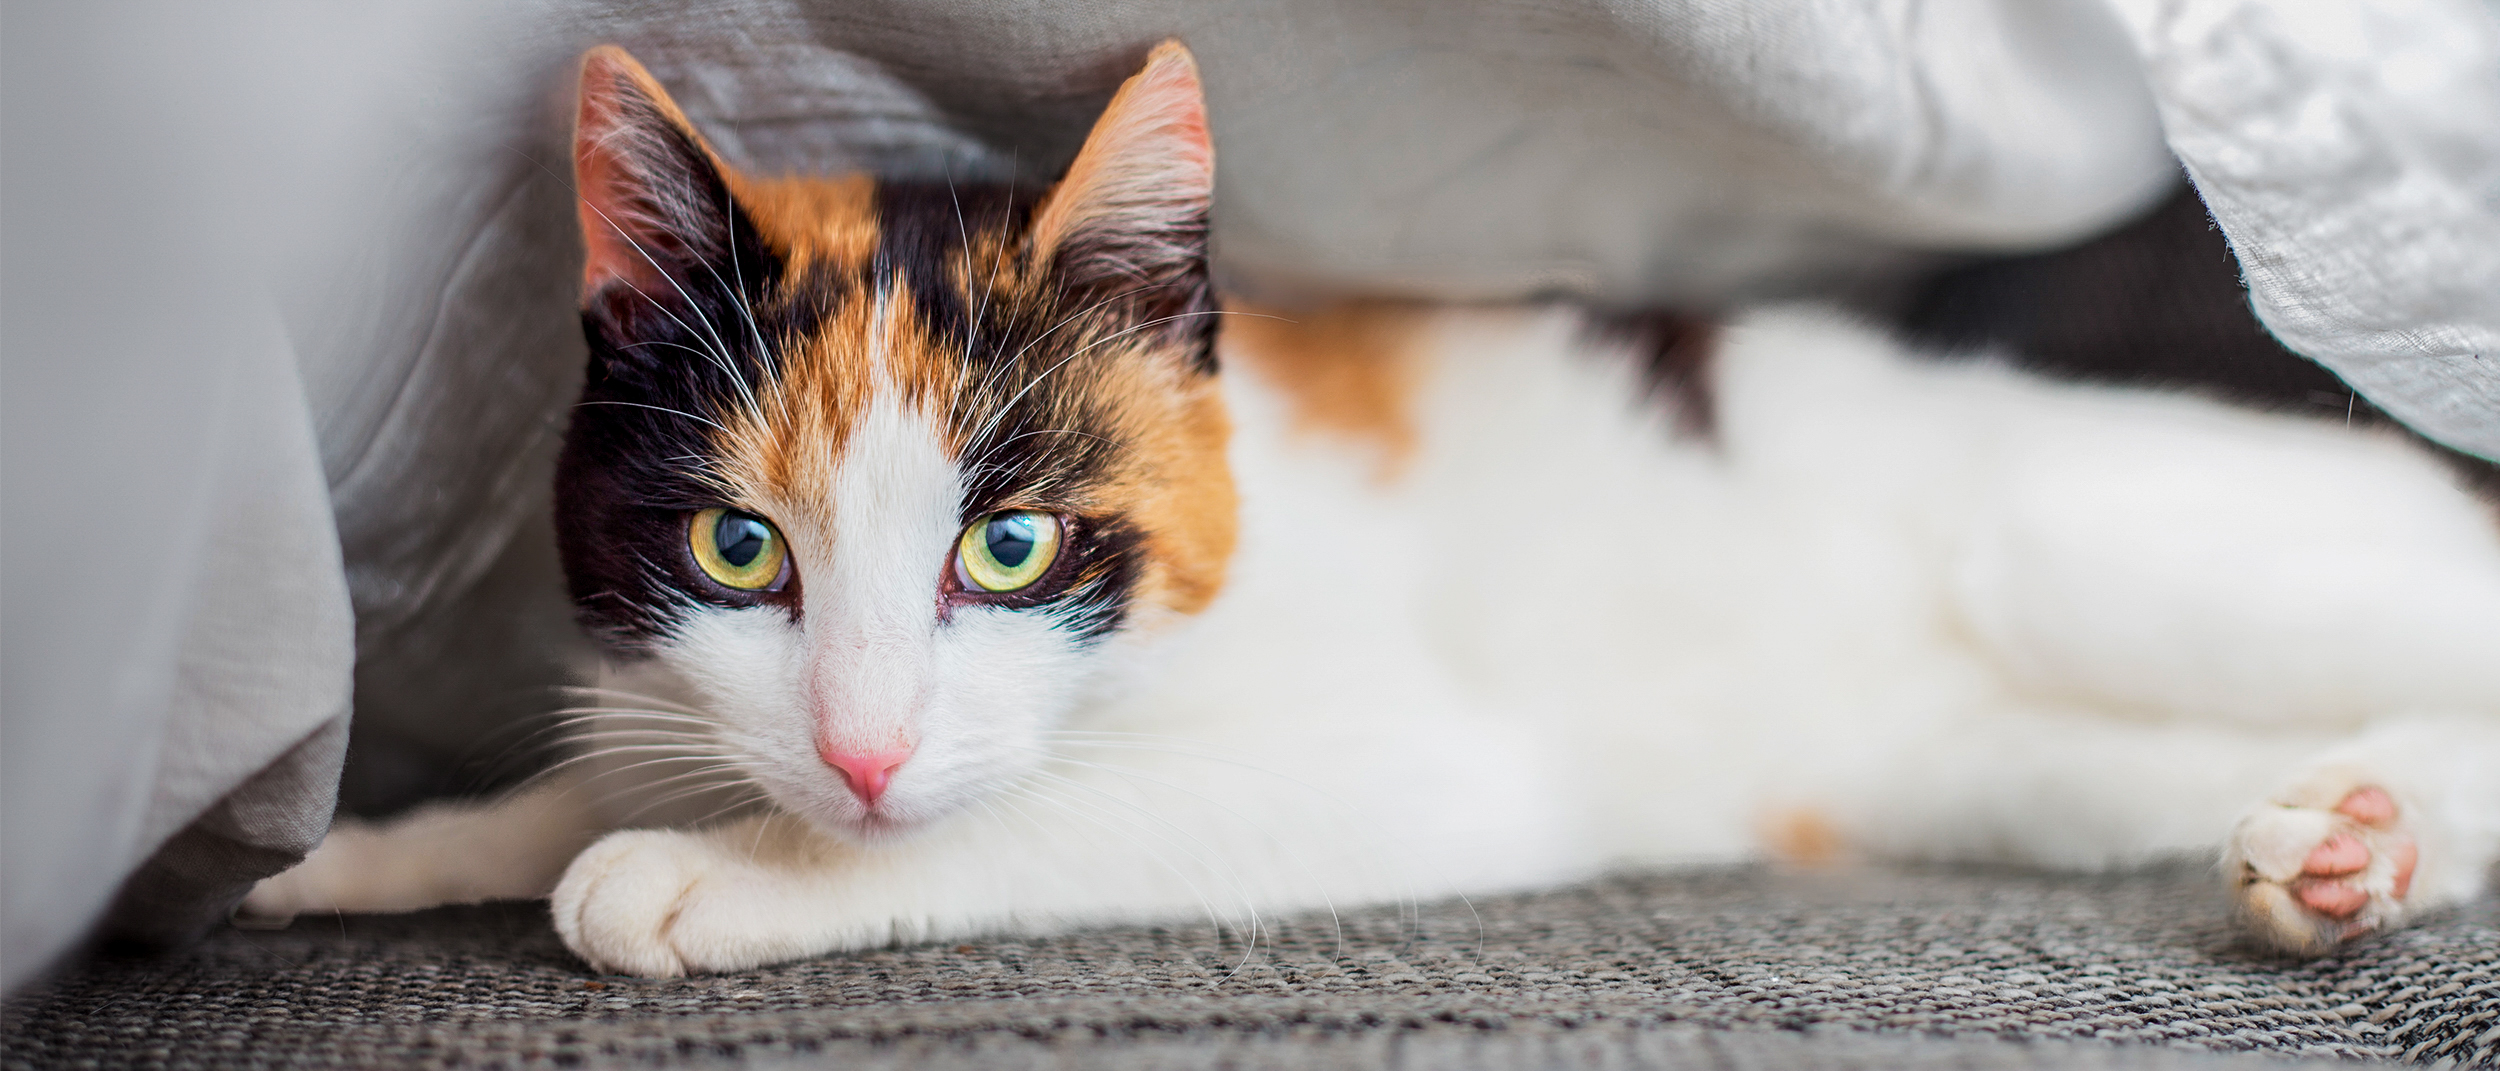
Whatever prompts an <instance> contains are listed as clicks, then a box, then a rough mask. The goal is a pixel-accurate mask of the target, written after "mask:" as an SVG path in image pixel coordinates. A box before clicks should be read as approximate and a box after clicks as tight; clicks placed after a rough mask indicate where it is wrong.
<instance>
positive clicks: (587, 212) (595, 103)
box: [573, 45, 664, 302]
mask: <svg viewBox="0 0 2500 1071" xmlns="http://www.w3.org/2000/svg"><path fill="white" fill-rule="evenodd" d="M657 91H658V86H657V83H655V82H654V81H653V80H652V78H651V76H650V74H649V73H647V72H645V71H644V70H643V68H642V65H641V64H639V63H636V62H634V58H633V57H632V56H630V55H627V54H626V53H625V50H624V49H621V48H617V47H615V46H613V45H606V46H601V47H599V48H595V49H592V50H591V51H590V54H589V55H587V56H585V57H583V59H582V85H581V111H580V113H579V115H578V117H577V118H576V120H575V122H574V127H573V181H574V188H575V189H577V190H579V191H580V193H581V200H580V202H579V205H578V211H579V215H580V217H581V225H582V246H583V251H584V253H585V254H586V255H585V256H584V257H583V259H582V299H583V301H585V302H587V301H588V300H589V299H590V297H591V296H592V295H594V294H596V293H598V292H599V291H600V290H601V289H602V288H604V287H606V286H607V285H608V284H609V283H610V282H612V281H617V280H622V281H624V282H625V283H627V284H629V285H632V286H634V287H636V288H638V289H641V290H644V291H645V292H649V291H651V290H653V289H655V288H656V287H658V286H660V285H663V283H664V280H663V279H661V278H660V272H659V269H658V268H657V267H654V266H653V265H652V263H651V259H650V258H649V257H648V256H646V255H645V251H646V250H649V249H651V248H653V246H654V244H655V239H656V238H657V235H656V234H655V233H653V231H652V229H651V227H650V223H651V220H650V218H649V213H648V212H647V210H646V209H645V208H644V207H643V200H644V196H645V195H644V191H643V183H642V181H641V178H640V176H638V175H637V174H636V172H635V169H634V167H633V166H632V164H631V163H630V161H629V159H628V158H627V157H626V155H625V151H626V148H627V147H628V146H630V145H632V144H634V143H635V142H636V140H637V139H636V138H635V137H634V136H633V131H632V130H631V120H630V119H628V118H627V114H626V112H627V108H628V101H629V99H630V98H632V97H633V96H636V95H641V96H643V97H645V98H646V99H645V100H643V101H636V102H634V103H656V101H652V100H650V99H649V97H650V94H653V93H656V92H657ZM663 99H664V98H663ZM628 236H631V240H630V241H629V240H628ZM637 242H639V243H641V247H642V248H641V249H637V248H635V243H637Z"/></svg>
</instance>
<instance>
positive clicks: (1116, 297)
mask: <svg viewBox="0 0 2500 1071" xmlns="http://www.w3.org/2000/svg"><path fill="white" fill-rule="evenodd" d="M1149 289H1153V288H1152V287H1143V286H1141V287H1133V288H1131V289H1128V290H1123V291H1120V292H1119V293H1117V294H1113V295H1111V296H1110V297H1107V298H1104V299H1102V300H1100V301H1097V302H1095V303H1093V304H1091V305H1087V306H1085V307H1084V308H1082V309H1078V310H1076V311H1075V312H1072V313H1069V314H1068V315H1067V316H1066V317H1064V318H1062V319H1061V320H1060V321H1059V322H1058V323H1055V324H1052V325H1050V329H1049V330H1047V331H1044V332H1042V333H1041V334H1038V335H1035V336H1033V338H1032V340H1031V341H1028V342H1026V343H1025V344H1024V345H1023V346H1021V347H1019V348H1018V349H1017V350H1016V352H1015V354H1014V355H1013V356H1011V357H1008V358H1006V359H1004V360H1001V361H998V362H996V363H995V364H993V365H991V367H990V370H989V372H988V374H986V375H984V376H982V377H981V382H980V384H979V385H978V386H976V387H974V388H973V390H972V391H971V392H970V393H972V394H976V395H977V394H987V393H989V389H990V387H991V386H992V385H993V384H995V383H996V382H997V380H998V377H999V376H1002V375H1005V374H1007V371H1008V369H1011V368H1014V367H1015V366H1016V365H1017V364H1018V363H1019V362H1021V361H1023V360H1024V355H1025V354H1027V353H1031V352H1033V347H1035V346H1039V345H1041V344H1042V343H1044V342H1047V341H1050V336H1052V335H1056V334H1058V333H1059V330H1060V329H1061V328H1063V327H1066V326H1068V325H1069V324H1072V323H1075V322H1076V321H1077V319H1078V318H1079V317H1082V316H1085V315H1087V314H1089V313H1091V312H1093V311H1094V310H1096V309H1099V308H1102V307H1103V306H1105V305H1109V304H1111V303H1113V302H1117V301H1125V300H1127V299H1129V298H1131V297H1134V296H1136V295H1137V294H1138V293H1140V292H1143V291H1145V290H1149ZM967 441H971V442H977V441H979V439H978V437H977V436H976V437H975V438H973V439H971V440H967Z"/></svg>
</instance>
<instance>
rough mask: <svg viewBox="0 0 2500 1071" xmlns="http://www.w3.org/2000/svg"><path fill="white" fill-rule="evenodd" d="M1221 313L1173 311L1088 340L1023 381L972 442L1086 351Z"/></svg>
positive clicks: (987, 435)
mask: <svg viewBox="0 0 2500 1071" xmlns="http://www.w3.org/2000/svg"><path fill="white" fill-rule="evenodd" d="M1221 314H1222V310H1220V309H1218V310H1208V311H1204V312H1182V313H1174V314H1172V315H1170V316H1158V317H1156V318H1154V319H1152V320H1147V321H1145V322H1144V323H1138V324H1131V325H1129V326H1128V327H1124V328H1121V329H1120V330H1118V331H1114V332H1112V333H1110V334H1108V335H1105V336H1103V337H1101V338H1098V339H1095V340H1094V341H1092V342H1088V343H1086V344H1085V345H1083V346H1080V347H1078V348H1077V351H1076V352H1075V353H1071V354H1069V355H1067V356H1066V357H1064V358H1061V359H1060V361H1059V363H1058V364H1054V365H1052V366H1050V367H1049V368H1046V369H1043V370H1042V374H1041V375H1038V376H1034V377H1033V378H1032V380H1031V381H1029V382H1027V383H1025V385H1024V389H1022V390H1019V391H1017V392H1016V393H1015V395H1014V396H1012V397H1010V398H1008V399H1007V401H1006V403H1005V404H1003V405H1001V406H999V407H998V411H997V412H995V413H992V414H990V419H989V422H988V423H987V424H984V425H982V426H981V430H980V432H979V433H978V434H975V435H974V436H973V437H972V441H974V442H979V441H981V440H984V439H987V438H988V437H989V434H990V432H992V431H994V430H996V429H997V427H998V422H999V421H1001V420H1004V419H1006V418H1007V414H1008V413H1009V412H1010V411H1012V410H1014V409H1015V407H1016V403H1017V402H1020V401H1023V400H1024V396H1025V395H1027V394H1031V393H1033V388H1035V387H1038V386H1041V385H1042V381H1043V380H1045V379H1049V378H1050V377H1051V375H1052V374H1053V373H1055V372H1057V371H1059V370H1060V369H1062V368H1066V367H1067V366H1068V364H1069V362H1071V361H1074V360H1076V359H1077V358H1079V357H1083V356H1085V355H1086V354H1088V353H1092V352H1093V351H1094V350H1096V349H1098V348H1101V347H1103V346H1107V345H1110V344H1111V343H1114V342H1117V341H1119V340H1121V339H1123V338H1127V337H1128V336H1130V335H1134V334H1136V333H1138V332H1140V331H1143V330H1146V329H1147V328H1150V327H1159V326H1162V325H1164V324H1168V323H1173V322H1176V321H1179V320H1187V319H1190V318H1192V317H1197V316H1217V315H1221Z"/></svg>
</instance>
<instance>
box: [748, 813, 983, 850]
mask: <svg viewBox="0 0 2500 1071" xmlns="http://www.w3.org/2000/svg"><path fill="white" fill-rule="evenodd" d="M782 809H783V810H784V811H785V812H795V813H796V814H797V817H798V818H799V819H800V820H801V821H804V822H806V823H807V824H808V825H809V826H810V827H812V828H814V829H815V830H816V831H817V832H819V833H822V834H824V835H825V836H826V837H828V838H831V839H833V840H836V841H839V842H842V843H844V844H851V845H856V846H858V847H862V848H877V847H884V846H887V845H892V844H898V843H901V842H903V841H907V840H910V839H912V838H913V837H916V836H918V835H920V834H921V833H922V832H924V831H926V830H928V829H929V828H930V827H931V826H934V825H936V824H938V822H939V821H940V820H941V819H943V818H944V817H945V815H943V814H927V813H921V812H919V811H917V810H904V809H897V808H884V807H880V808H878V809H877V810H874V811H862V810H861V809H859V808H857V807H851V808H845V809H843V810H842V811H841V812H840V813H827V810H826V809H825V808H808V809H804V810H802V809H798V808H791V807H788V806H784V807H783V808H782Z"/></svg>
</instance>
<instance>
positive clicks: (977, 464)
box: [971, 428, 1120, 470]
mask: <svg viewBox="0 0 2500 1071" xmlns="http://www.w3.org/2000/svg"><path fill="white" fill-rule="evenodd" d="M1036 435H1078V436H1083V437H1084V438H1088V439H1092V440H1094V441H1095V442H1098V443H1101V444H1103V445H1104V446H1108V447H1111V448H1112V449H1115V450H1116V449H1119V446H1120V444H1118V443H1115V442H1112V441H1111V440H1109V439H1106V438H1103V437H1102V436H1100V435H1096V434H1094V433H1093V432H1090V431H1079V430H1077V429H1075V428H1046V429H1043V430H1040V431H1024V432H1017V433H1016V434H1014V435H1010V436H1008V437H1006V438H1004V439H1000V440H999V441H997V442H995V443H992V444H990V446H989V448H988V449H986V450H983V451H981V456H980V457H979V458H976V459H974V461H973V462H972V466H971V467H972V468H974V469H976V470H978V469H980V468H981V467H982V466H985V465H987V464H989V460H990V455H992V454H995V453H997V452H999V451H1000V450H1004V449H1006V448H1007V445H1008V444H1009V443H1013V442H1015V441H1017V440H1019V439H1030V438H1032V437H1034V436H1036Z"/></svg>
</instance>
